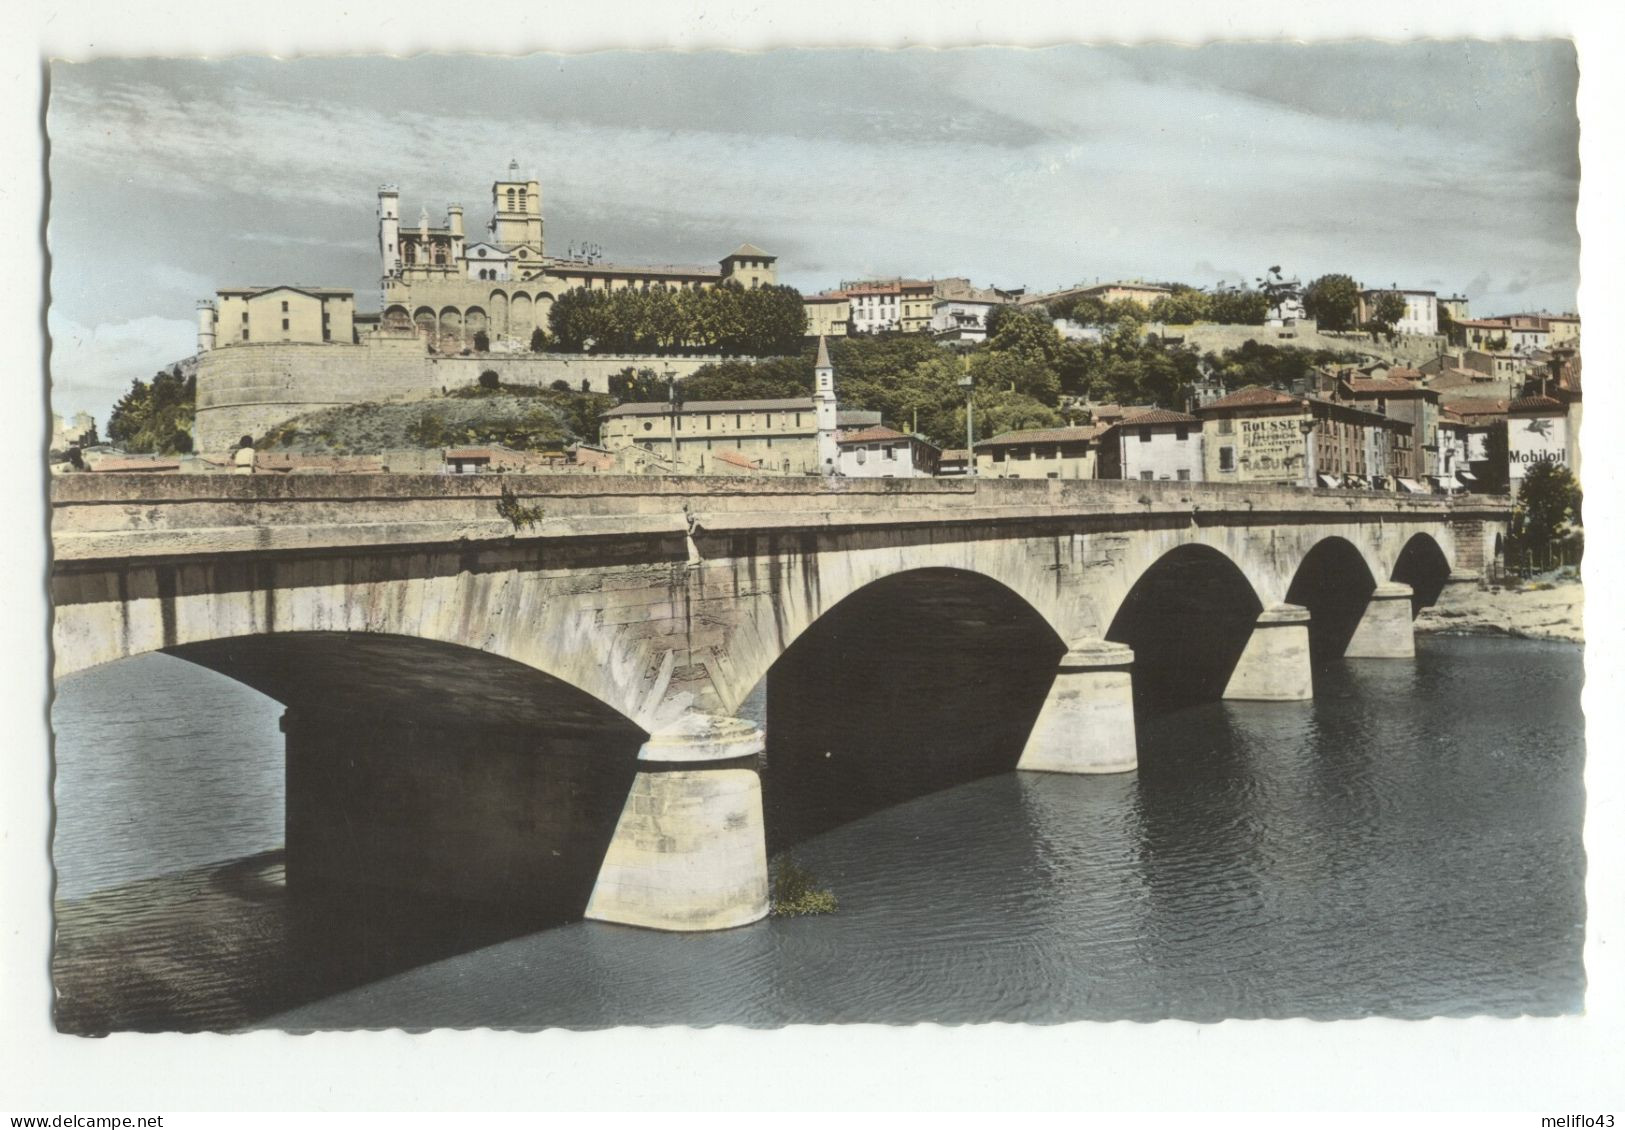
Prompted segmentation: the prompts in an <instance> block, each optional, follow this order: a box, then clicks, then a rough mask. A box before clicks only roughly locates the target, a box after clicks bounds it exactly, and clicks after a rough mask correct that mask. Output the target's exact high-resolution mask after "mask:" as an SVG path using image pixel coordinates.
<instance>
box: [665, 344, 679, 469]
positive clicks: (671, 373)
mask: <svg viewBox="0 0 1625 1130" xmlns="http://www.w3.org/2000/svg"><path fill="white" fill-rule="evenodd" d="M666 402H667V403H668V404H670V405H671V469H672V471H673V472H675V471H676V470H677V413H679V412H680V411H682V408H683V392H682V390H681V389H680V388H678V387H677V371H676V370H675V369H667V370H666Z"/></svg>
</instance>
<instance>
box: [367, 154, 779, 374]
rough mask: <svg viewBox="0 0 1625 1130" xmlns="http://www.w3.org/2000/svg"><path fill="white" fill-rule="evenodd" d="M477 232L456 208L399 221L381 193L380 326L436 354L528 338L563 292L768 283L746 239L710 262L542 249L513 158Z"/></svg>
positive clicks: (530, 190) (530, 185) (540, 231)
mask: <svg viewBox="0 0 1625 1130" xmlns="http://www.w3.org/2000/svg"><path fill="white" fill-rule="evenodd" d="M485 231H486V234H485V237H484V238H481V239H476V240H473V241H472V242H471V241H470V240H469V238H468V235H467V233H466V232H465V231H464V228H463V208H462V205H460V204H449V205H447V206H446V218H445V222H444V223H442V224H438V225H434V226H431V225H430V223H429V216H428V212H427V210H424V211H421V212H420V213H419V215H418V222H417V224H416V225H415V226H411V227H408V226H403V225H402V223H401V217H400V191H399V189H398V188H397V187H396V186H395V185H388V184H386V185H384V186H382V187H381V188H379V190H378V253H379V257H380V264H381V275H382V290H383V294H382V304H381V307H380V311H381V319H380V330H381V332H385V333H416V334H417V335H419V336H420V337H423V338H424V339H426V340H427V341H428V342H429V343H431V344H432V345H433V346H434V347H435V348H436V349H437V350H439V351H441V352H455V351H457V350H458V349H461V348H463V347H465V346H466V345H467V344H468V343H469V342H471V341H472V340H473V337H474V335H475V334H477V333H484V334H485V335H486V337H487V338H489V339H490V340H491V341H492V342H497V341H514V342H519V343H526V342H528V341H529V339H530V336H531V333H532V331H533V330H535V329H536V328H538V327H542V328H545V327H546V325H547V316H548V313H549V312H550V311H551V309H552V306H553V302H554V300H555V299H556V298H557V297H558V296H559V295H561V294H563V293H564V292H565V291H569V290H575V289H588V290H604V291H612V290H648V289H650V288H651V287H663V288H666V289H676V290H683V289H701V288H706V287H713V286H717V285H718V284H720V283H723V282H733V283H736V284H737V285H739V286H742V287H745V288H746V289H753V288H756V287H761V286H769V285H772V284H773V283H774V282H775V280H776V262H777V259H776V257H775V256H773V255H771V254H769V253H768V252H766V251H763V250H762V249H761V248H759V247H756V246H754V245H752V244H749V243H746V244H743V245H741V246H740V247H739V248H737V249H736V250H734V251H732V252H730V253H729V254H728V255H725V256H723V257H722V258H721V259H720V260H719V261H718V263H717V265H716V266H715V267H707V266H692V267H691V266H682V265H672V264H666V265H655V266H651V265H642V266H640V265H627V264H615V263H606V262H604V261H602V260H601V259H600V258H599V256H598V255H597V253H596V251H589V252H586V253H576V252H574V251H573V249H572V253H571V254H569V255H566V256H557V255H549V254H548V253H547V244H546V242H545V238H544V222H543V218H542V195H541V185H540V182H539V181H538V180H537V178H536V177H535V176H529V177H525V176H522V175H521V174H520V172H519V166H518V162H511V163H510V164H509V165H508V171H507V173H506V175H504V176H502V177H500V178H498V179H497V180H495V181H493V182H492V184H491V220H490V222H489V223H488V224H486V229H485Z"/></svg>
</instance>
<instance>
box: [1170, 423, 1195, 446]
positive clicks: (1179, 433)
mask: <svg viewBox="0 0 1625 1130" xmlns="http://www.w3.org/2000/svg"><path fill="white" fill-rule="evenodd" d="M1174 438H1175V439H1177V440H1178V441H1179V442H1181V443H1184V442H1185V441H1186V440H1188V439H1190V438H1191V430H1190V428H1189V427H1187V426H1186V425H1184V424H1180V425H1179V426H1178V427H1176V428H1175V429H1174Z"/></svg>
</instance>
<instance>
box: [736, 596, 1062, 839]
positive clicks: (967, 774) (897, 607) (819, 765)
mask: <svg viewBox="0 0 1625 1130" xmlns="http://www.w3.org/2000/svg"><path fill="white" fill-rule="evenodd" d="M1065 652H1066V644H1065V642H1064V641H1063V640H1062V639H1061V637H1060V636H1059V635H1058V634H1057V633H1056V631H1055V629H1054V628H1053V627H1052V626H1051V625H1050V624H1049V622H1048V621H1047V620H1046V619H1045V617H1044V616H1043V615H1041V614H1040V613H1039V612H1038V610H1037V609H1036V608H1034V607H1033V606H1032V605H1031V604H1030V603H1029V602H1028V601H1027V600H1026V599H1024V598H1023V597H1022V596H1021V595H1019V594H1018V593H1016V592H1015V591H1014V590H1012V589H1011V588H1009V587H1008V586H1006V585H1004V584H1002V583H1000V582H999V581H996V580H994V579H992V578H990V577H987V576H985V575H983V574H979V573H975V572H971V571H969V570H963V569H953V568H924V569H910V570H904V571H901V572H898V573H894V574H891V575H888V576H885V577H882V578H879V579H877V580H875V581H872V582H870V583H869V584H867V585H864V586H862V587H861V588H859V589H858V590H857V591H855V592H853V593H850V594H848V595H847V596H845V597H844V598H842V599H841V600H840V601H838V602H836V603H835V604H834V605H832V606H831V607H830V608H829V609H827V610H826V611H825V612H824V613H823V614H822V615H820V616H819V617H818V618H817V619H816V620H815V621H814V622H813V623H812V624H810V625H809V626H808V627H807V629H806V630H805V631H803V632H802V633H801V634H800V635H799V636H798V637H797V638H796V640H795V641H794V642H793V643H791V644H790V645H789V646H788V647H787V648H786V649H785V650H784V653H783V654H782V655H781V656H780V657H779V658H778V659H777V661H775V662H774V663H773V664H772V666H771V667H770V668H769V669H768V670H767V672H766V674H765V676H764V678H763V682H762V687H761V688H760V694H761V698H760V700H759V701H760V703H761V709H762V711H763V718H764V720H765V725H766V734H767V765H768V767H769V768H768V769H767V771H766V773H765V774H764V779H763V787H764V798H763V799H764V807H765V810H766V820H767V835H768V845H769V849H770V850H776V849H777V848H779V847H783V846H786V845H788V844H791V843H795V842H797V841H798V840H800V839H803V838H805V837H806V836H809V835H815V834H817V833H819V832H822V831H825V830H827V829H828V828H830V827H834V826H836V825H838V824H841V823H845V822H847V821H849V820H852V819H856V818H858V817H860V816H863V815H866V814H867V813H869V812H872V811H876V810H878V809H880V808H883V807H888V806H890V805H893V804H897V803H901V802H903V801H906V800H909V799H912V798H913V797H917V796H921V795H924V794H926V793H930V792H936V791H939V790H941V789H945V788H949V787H952V786H954V785H957V784H961V783H964V782H966V781H969V780H973V779H975V778H978V777H983V776H988V775H992V774H995V773H1003V772H1008V771H1010V770H1012V769H1014V768H1015V767H1016V764H1017V762H1018V761H1019V760H1020V758H1021V754H1022V749H1023V745H1024V743H1025V742H1026V740H1027V736H1028V734H1029V733H1030V732H1031V730H1032V726H1033V722H1034V720H1035V719H1036V718H1037V716H1038V712H1039V710H1040V709H1041V708H1042V706H1043V704H1044V700H1045V696H1046V694H1047V693H1048V691H1049V688H1050V685H1051V683H1052V682H1053V681H1054V677H1055V669H1056V665H1057V663H1058V662H1059V661H1060V659H1061V656H1062V655H1063V654H1065ZM755 701H758V700H757V698H756V696H752V698H751V699H750V700H747V703H746V712H747V713H749V712H751V704H752V702H755Z"/></svg>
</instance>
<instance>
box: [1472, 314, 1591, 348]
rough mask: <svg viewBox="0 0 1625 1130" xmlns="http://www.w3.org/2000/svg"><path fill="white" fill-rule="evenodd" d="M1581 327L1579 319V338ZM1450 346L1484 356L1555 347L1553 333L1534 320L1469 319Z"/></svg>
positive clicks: (1576, 322) (1576, 326)
mask: <svg viewBox="0 0 1625 1130" xmlns="http://www.w3.org/2000/svg"><path fill="white" fill-rule="evenodd" d="M1578 325H1579V323H1578V319H1576V321H1575V336H1576V337H1578V336H1579V329H1578ZM1450 343H1451V344H1452V345H1455V346H1457V347H1459V348H1462V349H1470V350H1478V351H1481V352H1483V353H1492V354H1493V353H1531V352H1533V351H1535V350H1537V349H1545V348H1547V347H1548V346H1549V345H1551V344H1552V332H1551V330H1550V329H1549V328H1548V327H1546V326H1544V325H1538V324H1534V321H1533V320H1529V321H1527V322H1525V324H1522V325H1519V324H1516V322H1515V321H1514V319H1512V318H1478V319H1472V318H1468V319H1464V320H1462V321H1459V322H1457V323H1456V324H1455V326H1454V327H1452V329H1451V331H1450Z"/></svg>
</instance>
